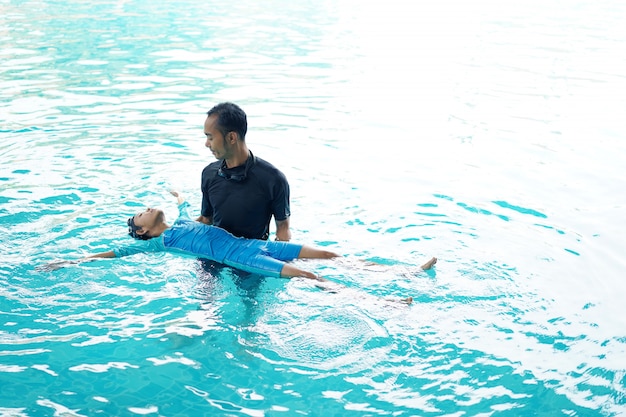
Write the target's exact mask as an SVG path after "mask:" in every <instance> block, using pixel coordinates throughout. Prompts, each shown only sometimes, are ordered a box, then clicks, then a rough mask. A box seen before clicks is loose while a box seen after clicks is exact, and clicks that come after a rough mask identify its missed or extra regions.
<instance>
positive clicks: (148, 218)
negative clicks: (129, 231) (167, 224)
mask: <svg viewBox="0 0 626 417" xmlns="http://www.w3.org/2000/svg"><path fill="white" fill-rule="evenodd" d="M133 220H134V222H135V226H137V227H140V228H141V230H142V231H143V232H148V231H150V229H152V228H153V227H154V226H156V225H157V224H161V223H163V222H164V221H165V214H164V213H163V210H160V209H153V208H147V209H146V210H145V211H142V212H141V213H137V214H135V217H134V218H133ZM142 234H143V233H142Z"/></svg>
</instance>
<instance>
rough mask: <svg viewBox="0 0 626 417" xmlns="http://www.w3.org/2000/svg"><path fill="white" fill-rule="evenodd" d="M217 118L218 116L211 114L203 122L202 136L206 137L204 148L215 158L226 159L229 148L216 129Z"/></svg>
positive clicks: (228, 154)
mask: <svg viewBox="0 0 626 417" xmlns="http://www.w3.org/2000/svg"><path fill="white" fill-rule="evenodd" d="M217 118H218V116H217V115H216V114H213V115H211V116H209V117H207V118H206V120H205V122H204V135H205V136H206V143H205V144H204V146H206V147H207V148H209V150H210V151H211V152H212V153H213V156H215V158H217V159H226V158H228V157H229V156H230V149H231V147H230V145H229V143H228V142H227V141H226V140H225V138H224V136H223V135H222V133H221V132H220V131H219V130H218V129H217Z"/></svg>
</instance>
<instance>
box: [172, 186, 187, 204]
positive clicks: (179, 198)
mask: <svg viewBox="0 0 626 417" xmlns="http://www.w3.org/2000/svg"><path fill="white" fill-rule="evenodd" d="M170 194H172V195H173V196H174V197H176V200H177V204H178V205H179V206H180V205H181V204H183V203H184V202H185V198H184V197H183V196H182V194H181V193H179V192H178V191H176V190H170Z"/></svg>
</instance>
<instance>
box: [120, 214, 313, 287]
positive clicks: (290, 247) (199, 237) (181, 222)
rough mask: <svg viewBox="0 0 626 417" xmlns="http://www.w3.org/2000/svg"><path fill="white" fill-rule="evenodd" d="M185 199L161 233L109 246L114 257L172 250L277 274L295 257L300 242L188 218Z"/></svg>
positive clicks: (232, 265)
mask: <svg viewBox="0 0 626 417" xmlns="http://www.w3.org/2000/svg"><path fill="white" fill-rule="evenodd" d="M188 207H189V203H187V202H184V203H182V204H181V205H179V206H178V211H179V215H178V219H176V221H175V222H174V224H173V225H172V227H170V228H169V229H167V230H165V231H164V232H163V233H162V234H161V236H159V237H155V238H152V239H149V240H137V241H136V242H134V243H133V244H129V245H124V246H121V247H118V248H115V249H113V253H115V256H116V257H122V256H129V255H134V254H136V253H145V252H163V251H165V252H173V253H182V254H186V255H192V256H196V257H199V258H206V259H210V260H212V261H217V262H221V263H223V264H225V265H228V266H231V267H233V268H237V269H241V270H244V271H248V272H252V273H256V274H261V275H268V276H274V277H280V271H281V270H282V268H283V265H284V264H285V262H287V261H292V260H294V259H297V258H298V255H299V254H300V250H301V249H302V245H297V244H295V243H289V242H270V241H265V240H256V239H244V238H238V237H235V236H233V235H232V234H230V233H228V232H227V231H226V230H224V229H220V228H219V227H216V226H209V225H206V224H204V223H200V222H197V221H194V220H192V219H191V218H190V217H189V213H188V212H187V209H188Z"/></svg>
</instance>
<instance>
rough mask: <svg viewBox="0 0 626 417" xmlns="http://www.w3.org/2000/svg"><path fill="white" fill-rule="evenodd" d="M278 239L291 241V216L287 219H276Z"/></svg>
mask: <svg viewBox="0 0 626 417" xmlns="http://www.w3.org/2000/svg"><path fill="white" fill-rule="evenodd" d="M276 240H279V241H283V242H289V241H290V240H291V230H290V229H289V217H287V218H286V219H285V220H276Z"/></svg>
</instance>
